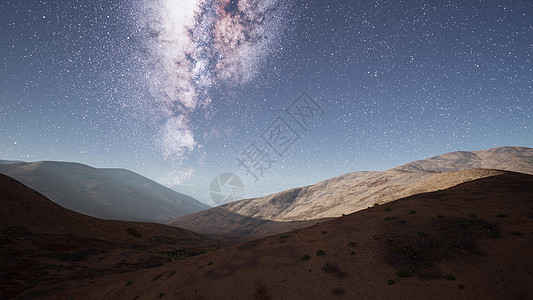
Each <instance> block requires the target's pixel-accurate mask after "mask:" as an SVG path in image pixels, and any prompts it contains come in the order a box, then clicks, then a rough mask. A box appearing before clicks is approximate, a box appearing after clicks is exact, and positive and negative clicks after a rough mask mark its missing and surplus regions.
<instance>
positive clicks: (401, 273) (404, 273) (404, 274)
mask: <svg viewBox="0 0 533 300" xmlns="http://www.w3.org/2000/svg"><path fill="white" fill-rule="evenodd" d="M396 275H398V277H400V278H407V277H411V273H409V271H406V270H402V269H400V270H398V272H396Z"/></svg>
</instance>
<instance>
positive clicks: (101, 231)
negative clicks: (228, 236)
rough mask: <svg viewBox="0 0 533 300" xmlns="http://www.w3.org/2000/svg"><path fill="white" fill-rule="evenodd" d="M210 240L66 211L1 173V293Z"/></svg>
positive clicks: (35, 292)
mask: <svg viewBox="0 0 533 300" xmlns="http://www.w3.org/2000/svg"><path fill="white" fill-rule="evenodd" d="M216 245H218V243H216V242H215V241H213V240H211V239H209V238H207V237H204V236H202V235H199V234H196V233H194V232H190V231H187V230H184V229H180V228H176V227H171V226H167V225H162V224H153V223H138V222H124V221H110V220H100V219H96V218H93V217H89V216H86V215H83V214H79V213H76V212H73V211H69V210H67V209H64V208H62V207H60V206H59V205H57V204H54V203H53V202H51V201H50V200H48V199H46V198H45V197H44V196H43V195H41V194H39V193H37V192H35V191H34V190H32V189H30V188H28V187H26V186H24V185H23V184H21V183H20V182H18V181H16V180H14V179H12V178H9V177H7V176H4V175H0V279H1V280H0V291H1V292H0V298H1V299H11V298H12V297H17V296H20V297H21V298H38V297H44V296H46V295H53V294H55V293H57V291H58V290H62V289H64V288H65V286H66V285H68V284H70V283H71V282H72V281H75V282H76V284H78V283H80V282H89V281H90V280H92V279H94V278H95V277H97V276H101V275H103V274H115V273H124V272H129V271H132V270H138V269H142V268H149V267H154V266H159V265H162V264H164V263H168V262H170V261H171V260H172V259H173V257H177V256H180V255H181V256H185V255H191V254H195V253H203V251H204V249H205V248H209V247H213V246H216Z"/></svg>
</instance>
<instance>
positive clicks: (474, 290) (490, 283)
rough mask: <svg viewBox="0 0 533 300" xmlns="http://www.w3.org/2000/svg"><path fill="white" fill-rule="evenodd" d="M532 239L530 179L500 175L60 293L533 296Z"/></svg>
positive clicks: (224, 296)
mask: <svg viewBox="0 0 533 300" xmlns="http://www.w3.org/2000/svg"><path fill="white" fill-rule="evenodd" d="M532 237H533V176H531V175H526V174H520V173H510V172H502V173H500V175H494V176H490V177H485V178H482V179H477V180H474V181H470V182H467V183H462V184H459V185H457V186H454V187H451V188H449V189H446V190H441V191H436V192H431V193H423V194H417V195H412V196H409V197H407V198H403V199H400V200H397V201H393V202H390V203H388V204H386V205H379V206H374V207H372V208H368V209H365V210H362V211H358V212H355V213H353V214H350V215H347V216H343V217H339V218H336V219H335V220H331V221H327V222H324V223H320V224H315V225H313V226H311V227H308V228H305V229H301V230H298V231H292V232H286V233H284V234H281V235H277V236H271V237H267V238H263V239H260V240H255V241H250V242H246V243H243V244H237V245H232V246H227V247H223V248H221V249H218V250H217V251H216V252H213V253H208V254H204V255H201V256H195V257H187V258H184V259H183V260H180V261H176V262H172V263H169V264H165V265H163V266H161V267H158V268H153V269H150V270H144V271H140V272H136V273H130V274H123V275H116V276H103V277H101V278H97V279H95V283H91V284H90V283H87V284H84V285H80V286H78V287H76V288H75V289H73V290H71V291H66V292H65V294H64V295H61V296H63V297H62V298H64V299H68V298H74V299H154V298H163V299H167V298H168V299H253V298H256V299H329V298H335V297H343V298H346V299H358V298H362V299H398V298H400V299H428V298H432V299H532V298H533V290H532V289H531V288H530V286H531V281H532V280H533V274H532V272H531V271H532V269H533V258H532V257H531V253H533V238H532ZM128 282H130V283H132V284H129V285H128V284H127V283H128Z"/></svg>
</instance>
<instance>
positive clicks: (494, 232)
mask: <svg viewBox="0 0 533 300" xmlns="http://www.w3.org/2000/svg"><path fill="white" fill-rule="evenodd" d="M489 236H490V237H491V238H493V239H500V238H503V236H502V234H501V233H500V231H499V230H497V229H491V230H490V232H489Z"/></svg>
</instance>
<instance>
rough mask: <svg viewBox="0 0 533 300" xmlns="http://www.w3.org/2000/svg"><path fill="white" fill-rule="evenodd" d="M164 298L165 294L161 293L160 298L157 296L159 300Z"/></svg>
mask: <svg viewBox="0 0 533 300" xmlns="http://www.w3.org/2000/svg"><path fill="white" fill-rule="evenodd" d="M163 297H165V294H163V293H159V296H157V298H158V299H161V298H163Z"/></svg>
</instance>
